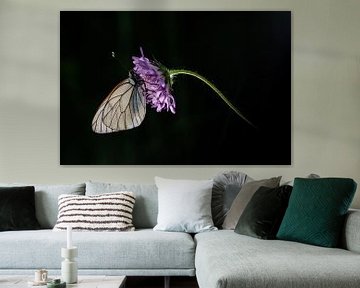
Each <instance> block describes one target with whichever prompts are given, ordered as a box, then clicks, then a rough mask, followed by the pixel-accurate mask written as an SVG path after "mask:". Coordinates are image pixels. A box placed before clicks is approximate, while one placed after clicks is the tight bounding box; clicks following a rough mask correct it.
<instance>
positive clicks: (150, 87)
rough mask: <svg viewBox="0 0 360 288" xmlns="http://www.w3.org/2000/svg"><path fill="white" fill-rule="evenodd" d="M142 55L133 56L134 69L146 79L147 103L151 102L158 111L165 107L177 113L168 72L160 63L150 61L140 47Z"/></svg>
mask: <svg viewBox="0 0 360 288" xmlns="http://www.w3.org/2000/svg"><path fill="white" fill-rule="evenodd" d="M140 51H141V57H135V56H133V57H132V59H133V64H134V68H133V71H134V72H135V73H136V74H137V75H138V76H139V77H140V78H141V79H142V80H143V81H144V85H145V89H146V95H145V97H146V103H149V104H150V105H151V107H152V108H155V109H156V111H157V112H160V111H162V110H164V109H166V111H169V110H170V111H171V112H172V113H174V114H175V99H174V97H173V96H172V95H171V86H170V83H168V82H167V80H166V79H167V78H169V77H166V76H167V74H168V72H167V71H166V70H165V69H164V68H162V67H160V65H159V64H157V63H155V62H153V61H150V60H149V59H148V58H146V57H145V56H144V53H143V50H142V49H141V48H140Z"/></svg>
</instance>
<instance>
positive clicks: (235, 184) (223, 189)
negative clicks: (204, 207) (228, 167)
mask: <svg viewBox="0 0 360 288" xmlns="http://www.w3.org/2000/svg"><path fill="white" fill-rule="evenodd" d="M251 180H252V179H251V178H250V177H249V176H247V175H246V174H245V173H242V172H238V171H227V172H222V173H219V174H218V175H216V176H215V178H214V185H213V189H212V200H211V213H212V217H213V221H214V225H215V226H216V227H218V228H221V226H222V224H223V222H224V219H225V216H226V214H227V213H228V211H229V209H230V207H231V204H232V202H233V201H234V199H235V197H236V196H237V194H238V193H239V191H240V189H241V187H242V185H243V184H244V183H246V182H249V181H251Z"/></svg>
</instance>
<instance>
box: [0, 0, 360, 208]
mask: <svg viewBox="0 0 360 288" xmlns="http://www.w3.org/2000/svg"><path fill="white" fill-rule="evenodd" d="M205 3H206V4H205ZM76 9H77V10H130V9H131V10H139V9H141V10H151V9H152V10H170V9H172V10H220V9H221V10H291V11H292V18H293V61H292V63H293V82H292V87H293V93H292V102H293V104H292V114H293V120H292V121H293V123H292V129H293V136H292V137H293V141H292V143H293V144H292V145H293V155H292V163H293V164H292V165H291V166H270V167H267V166H260V167H258V166H255V167H254V166H101V167H98V166H60V165H59V153H60V152H59V140H60V135H59V126H60V119H59V109H60V107H59V97H60V95H59V11H60V10H76ZM359 19H360V1H357V0H354V1H351V0H343V1H337V0H328V1H320V0H318V1H314V0H312V1H306V0H304V1H286V0H282V1H275V0H274V1H268V0H263V1H260V0H258V1H253V0H242V1H235V0H234V1H231V0H223V1H217V0H213V1H195V0H191V1H187V0H179V1H147V0H144V1H134V0H129V1H119V0H116V1H113V0H108V1H79V0H78V1H64V0H63V1H48V0H43V1H42V0H38V1H27V0H22V1H21V0H1V1H0V134H1V138H0V180H1V182H38V183H40V182H42V183H73V182H81V181H86V180H90V179H91V180H99V181H119V182H121V181H126V182H135V181H136V182H143V183H150V182H153V177H154V176H155V175H159V176H163V177H174V178H194V179H201V178H210V177H213V176H214V175H215V174H216V173H218V172H219V171H223V170H239V171H245V172H247V173H248V174H249V175H250V176H252V177H254V178H262V177H270V176H276V175H283V178H284V180H288V179H291V178H293V177H295V176H305V175H307V174H309V173H318V174H320V175H321V176H344V177H351V178H354V179H355V181H357V182H358V183H359V186H360V128H359V124H360V33H359V29H360V21H359ZM89 61H91V59H89ZM89 97H91V95H89ZM73 120H74V129H76V119H73ZM277 136H278V137H279V141H281V127H279V131H278V135H277ZM358 190H360V189H358ZM359 194H360V192H358V193H357V196H356V198H355V202H354V203H353V206H354V207H360V196H359Z"/></svg>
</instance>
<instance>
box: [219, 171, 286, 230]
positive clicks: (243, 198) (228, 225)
mask: <svg viewBox="0 0 360 288" xmlns="http://www.w3.org/2000/svg"><path fill="white" fill-rule="evenodd" d="M280 179H281V176H279V177H273V178H270V179H263V180H257V181H251V182H249V183H246V184H244V185H243V186H242V188H241V190H240V192H239V194H238V195H237V196H236V198H235V199H234V201H233V203H232V205H231V207H230V210H229V212H228V213H227V215H226V217H225V219H224V223H223V228H224V229H230V230H234V229H235V226H236V224H237V222H238V221H239V219H240V216H241V214H242V213H243V211H244V209H245V207H246V205H247V204H248V203H249V201H250V199H251V197H252V196H253V195H254V194H255V192H256V191H257V190H258V189H259V188H260V187H261V186H264V187H269V188H275V187H278V186H279V182H280Z"/></svg>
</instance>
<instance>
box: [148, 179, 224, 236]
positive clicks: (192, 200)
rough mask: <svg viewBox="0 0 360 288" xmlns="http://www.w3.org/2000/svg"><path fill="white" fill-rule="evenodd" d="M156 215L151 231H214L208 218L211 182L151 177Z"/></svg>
mask: <svg viewBox="0 0 360 288" xmlns="http://www.w3.org/2000/svg"><path fill="white" fill-rule="evenodd" d="M155 183H156V186H157V187H158V199H159V214H158V217H157V224H156V226H155V227H154V230H161V231H177V232H188V233H198V232H205V231H211V230H215V229H217V228H216V227H214V222H213V220H212V217H211V191H212V186H213V180H179V179H165V178H161V177H155Z"/></svg>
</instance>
